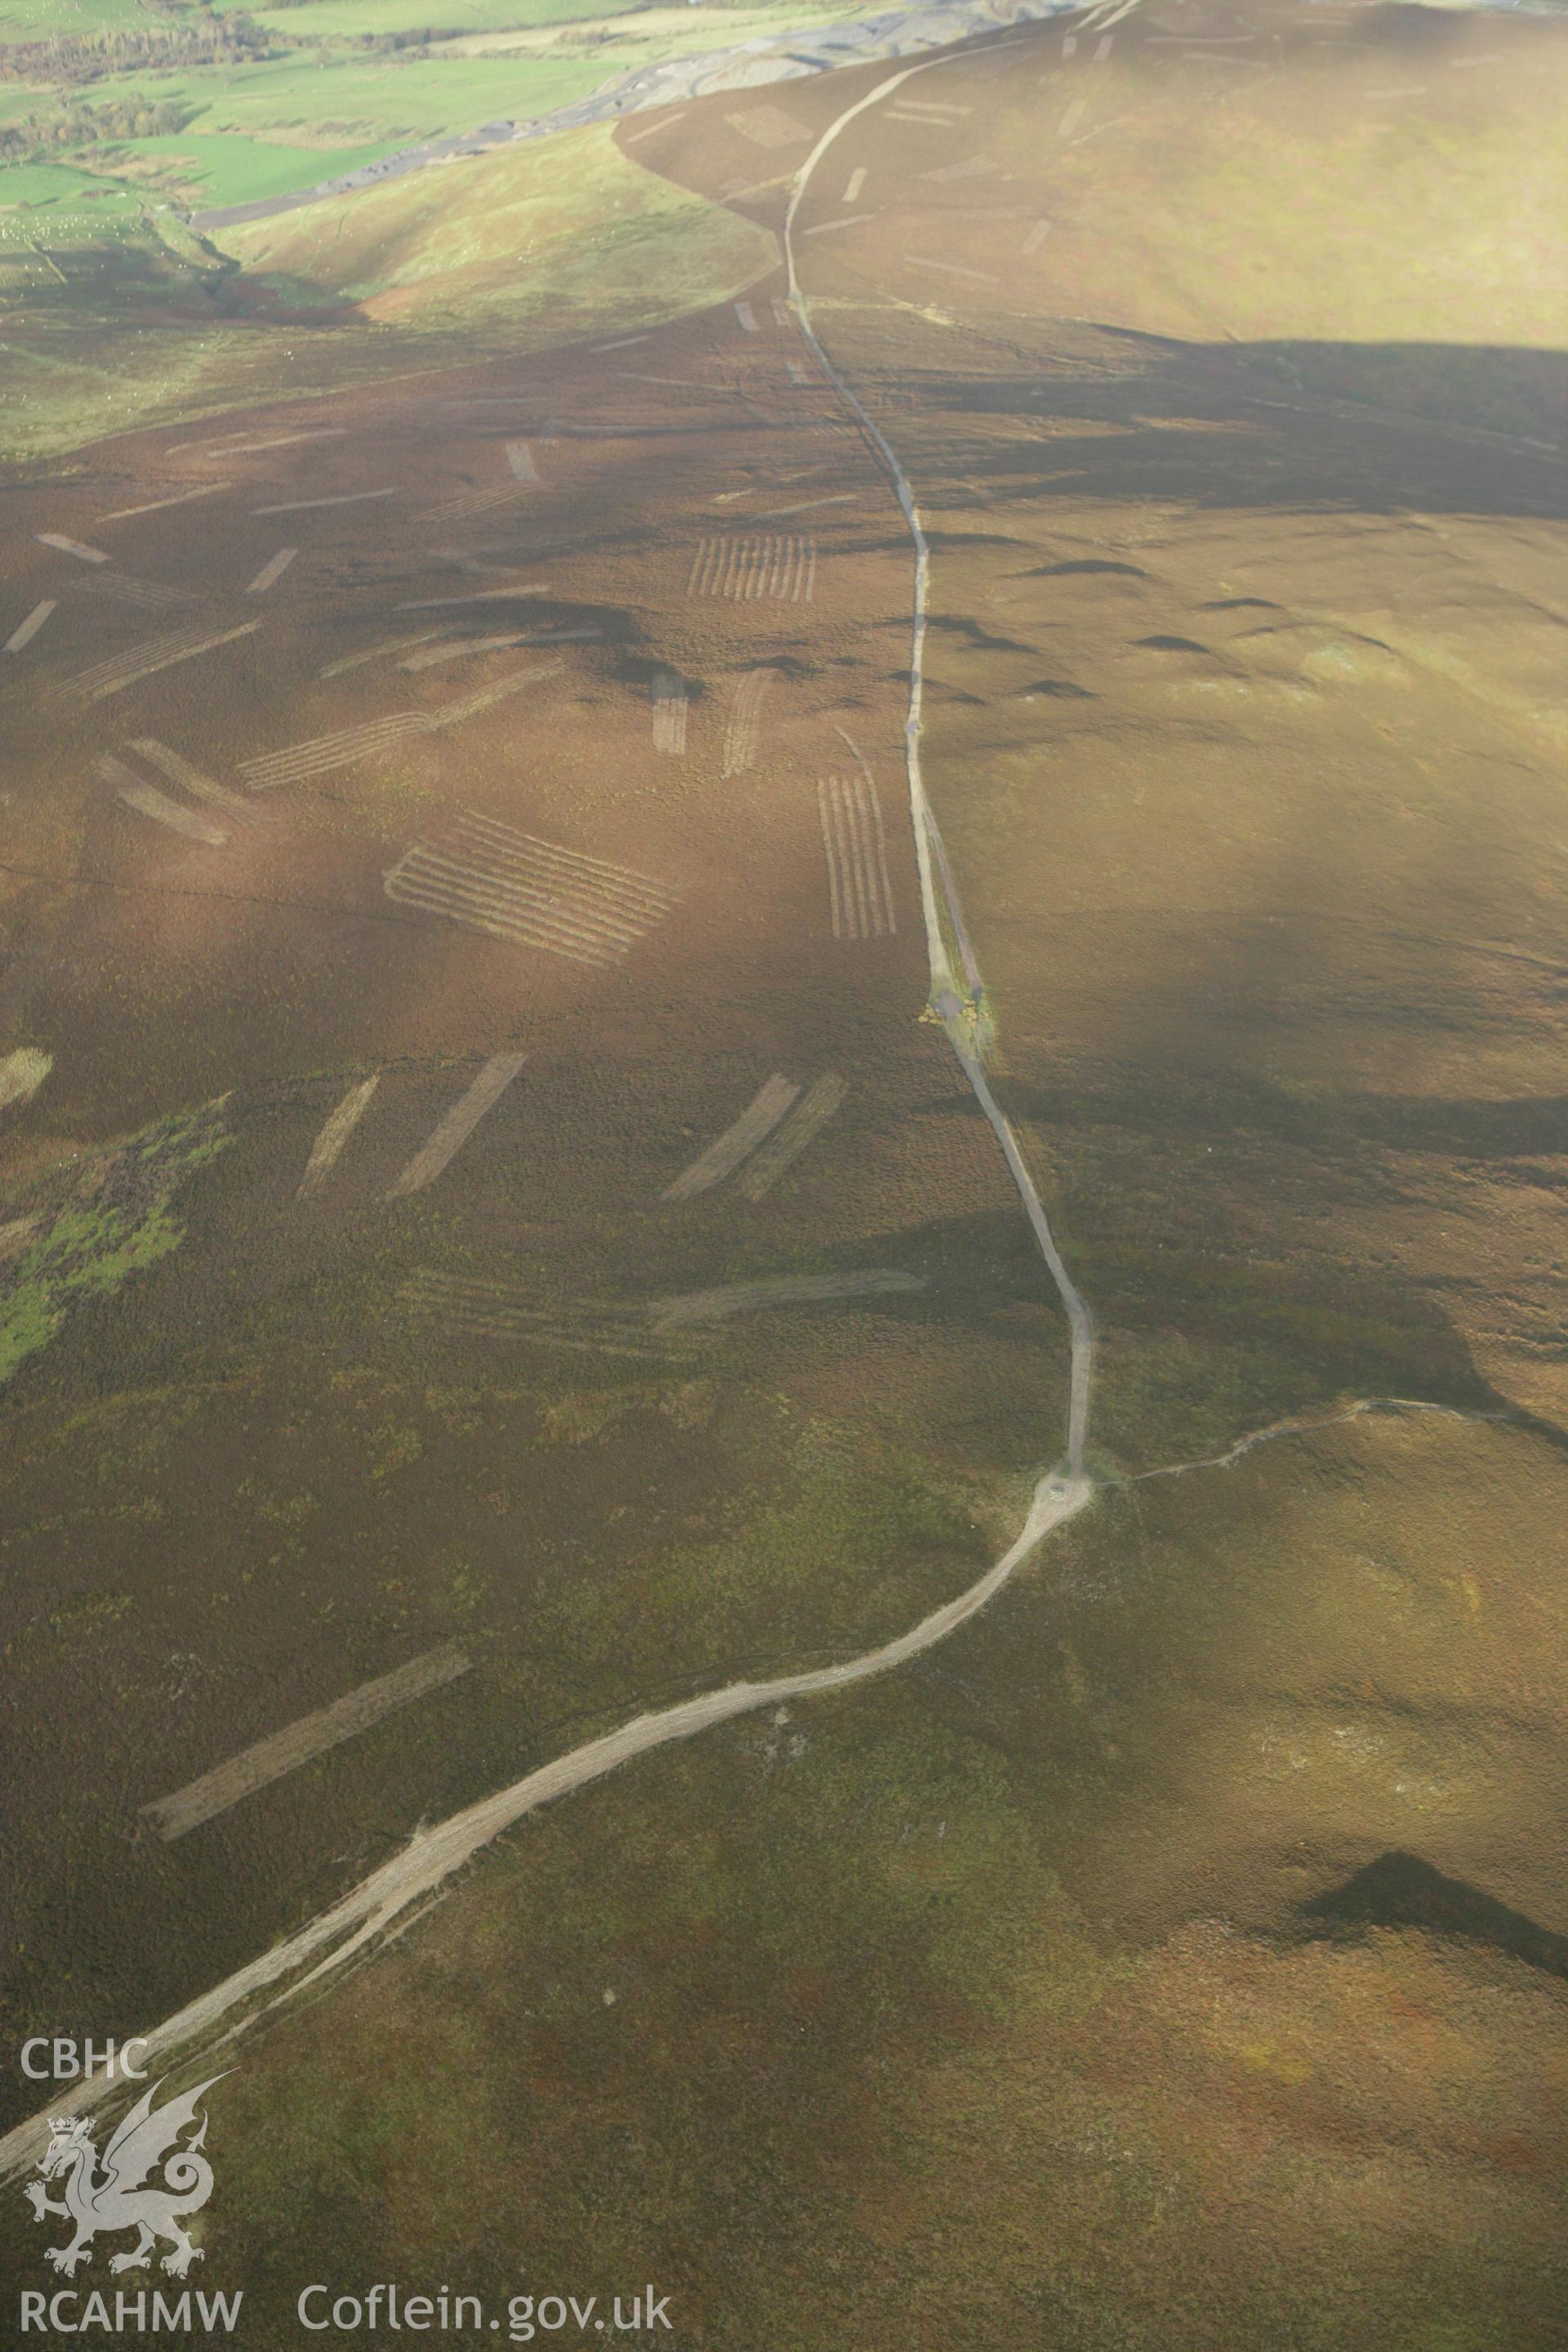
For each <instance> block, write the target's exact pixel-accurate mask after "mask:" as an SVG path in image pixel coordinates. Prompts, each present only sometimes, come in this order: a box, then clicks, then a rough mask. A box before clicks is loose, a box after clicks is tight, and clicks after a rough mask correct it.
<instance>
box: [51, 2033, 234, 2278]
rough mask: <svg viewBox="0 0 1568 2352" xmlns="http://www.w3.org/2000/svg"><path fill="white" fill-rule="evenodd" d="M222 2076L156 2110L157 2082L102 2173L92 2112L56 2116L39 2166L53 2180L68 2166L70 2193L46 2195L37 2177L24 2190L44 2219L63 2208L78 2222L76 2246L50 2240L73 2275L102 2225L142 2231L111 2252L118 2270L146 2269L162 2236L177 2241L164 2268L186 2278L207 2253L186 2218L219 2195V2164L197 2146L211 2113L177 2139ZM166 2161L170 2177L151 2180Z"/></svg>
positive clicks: (61, 2267) (60, 2264)
mask: <svg viewBox="0 0 1568 2352" xmlns="http://www.w3.org/2000/svg"><path fill="white" fill-rule="evenodd" d="M222 2080H223V2077H222V2075H221V2074H214V2075H213V2076H212V2077H211V2078H210V2080H208V2081H207V2082H205V2083H198V2084H197V2085H196V2087H195V2090H194V2091H184V2092H182V2093H181V2095H180V2096H179V2097H178V2098H174V2099H166V2100H165V2101H164V2103H163V2105H162V2106H161V2107H159V2108H157V2109H156V2110H155V2111H154V2109H153V2092H155V2091H158V2090H161V2089H162V2087H163V2085H162V2084H161V2083H154V2084H153V2086H152V2089H151V2090H147V2091H144V2092H143V2093H142V2096H141V2097H140V2098H139V2099H138V2100H137V2102H136V2105H134V2106H133V2107H132V2110H131V2113H130V2114H129V2115H128V2116H126V2117H125V2119H124V2121H123V2122H122V2123H121V2124H120V2125H119V2126H117V2127H116V2129H115V2132H114V2135H113V2137H112V2138H111V2139H110V2143H109V2146H108V2147H106V2148H105V2149H104V2151H103V2170H102V2172H101V2173H100V2171H99V2168H98V2164H99V2158H98V2148H97V2146H96V2144H95V2142H94V2140H93V2136H92V2126H91V2124H90V2123H89V2121H88V2119H87V2117H86V2116H50V2118H49V2144H48V2147H47V2148H46V2149H45V2150H44V2153H43V2155H42V2156H41V2157H40V2158H38V2170H39V2171H40V2172H41V2173H42V2175H43V2177H44V2179H45V2180H54V2179H58V2176H59V2175H60V2174H61V2173H64V2175H65V2177H66V2179H65V2201H64V2203H63V2204H56V2203H55V2202H54V2201H53V2200H52V2199H50V2198H48V2197H46V2196H45V2194H44V2190H43V2187H42V2184H41V2183H40V2182H38V2181H37V2180H29V2181H28V2183H27V2185H26V2189H24V2191H23V2194H24V2195H25V2196H26V2199H27V2200H28V2202H29V2203H30V2204H31V2206H32V2208H33V2219H34V2220H35V2221H43V2220H45V2218H46V2217H47V2215H49V2214H51V2213H58V2215H59V2216H60V2217H61V2218H62V2220H65V2221H74V2222H75V2224H76V2235H75V2237H74V2238H73V2239H72V2240H71V2242H70V2243H69V2245H68V2246H48V2247H46V2249H45V2260H46V2261H47V2262H51V2263H53V2264H54V2266H55V2268H56V2270H58V2271H63V2272H64V2273H65V2274H66V2276H67V2278H70V2277H71V2276H72V2275H73V2274H74V2273H75V2271H76V2268H77V2265H78V2264H79V2263H85V2262H90V2261H91V2259H92V2241H93V2239H94V2238H96V2237H97V2236H98V2235H99V2233H100V2231H102V2232H103V2234H104V2235H106V2236H113V2235H114V2234H116V2233H117V2232H118V2231H121V2230H135V2231H138V2233H139V2234H138V2237H137V2240H136V2243H135V2244H134V2245H133V2246H132V2248H131V2250H130V2252H128V2253H123V2254H115V2255H112V2256H111V2257H110V2264H109V2267H110V2270H111V2271H137V2270H144V2269H145V2268H146V2266H147V2264H148V2263H150V2262H151V2260H152V2258H153V2245H154V2243H155V2242H157V2240H158V2239H160V2238H163V2239H166V2240H167V2241H168V2243H169V2244H170V2246H171V2247H172V2248H173V2249H174V2251H173V2252H171V2253H167V2254H165V2255H164V2257H163V2268H164V2269H165V2270H166V2271H172V2272H173V2273H174V2276H175V2277H176V2278H184V2275H185V2273H186V2272H187V2271H188V2270H189V2269H190V2267H191V2264H192V2263H199V2262H200V2261H201V2260H202V2250H201V2248H200V2247H199V2246H194V2245H193V2244H192V2243H191V2241H190V2239H189V2238H188V2237H187V2236H186V2235H185V2232H184V2230H183V2229H182V2228H181V2226H180V2223H181V2220H182V2218H183V2217H184V2216H185V2215H188V2214H191V2213H196V2212H199V2211H200V2210H201V2208H202V2207H203V2206H204V2205H205V2203H206V2201H207V2199H208V2198H209V2197H210V2196H211V2195H212V2189H213V2168H212V2166H211V2165H210V2164H209V2163H208V2162H207V2160H206V2158H205V2156H201V2155H198V2154H197V2150H198V2149H199V2148H200V2147H201V2145H202V2143H203V2141H204V2140H205V2138H206V2136H207V2119H206V2117H205V2115H204V2116H203V2117H202V2119H201V2128H200V2130H199V2131H198V2132H197V2133H196V2135H195V2138H194V2139H192V2140H190V2141H189V2142H187V2144H186V2145H185V2147H177V2146H176V2145H175V2143H176V2141H177V2140H178V2138H179V2136H180V2134H181V2133H182V2132H183V2131H184V2128H185V2126H186V2125H187V2124H189V2123H192V2122H194V2121H195V2114H196V2109H197V2106H198V2105H199V2103H200V2101H201V2098H202V2095H203V2094H204V2092H206V2091H210V2090H211V2089H212V2086H213V2084H214V2083H221V2082H222ZM160 2164H162V2165H163V2180H162V2182H161V2183H155V2184H154V2185H153V2186H152V2187H147V2186H145V2185H144V2184H145V2183H146V2181H147V2178H148V2175H149V2174H150V2173H152V2172H154V2171H156V2169H157V2168H158V2166H159V2165H160Z"/></svg>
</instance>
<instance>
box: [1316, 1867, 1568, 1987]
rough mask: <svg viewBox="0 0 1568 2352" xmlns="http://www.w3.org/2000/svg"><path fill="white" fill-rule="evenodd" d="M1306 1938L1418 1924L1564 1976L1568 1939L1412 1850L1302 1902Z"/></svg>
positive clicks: (1329, 1938)
mask: <svg viewBox="0 0 1568 2352" xmlns="http://www.w3.org/2000/svg"><path fill="white" fill-rule="evenodd" d="M1300 1917H1301V1919H1302V1921H1303V1922H1304V1923H1310V1924H1308V1925H1307V1927H1306V1940H1307V1941H1309V1942H1311V1943H1334V1942H1344V1941H1349V1940H1351V1939H1352V1938H1353V1937H1358V1936H1362V1935H1365V1934H1366V1933H1367V1932H1368V1931H1369V1930H1371V1929H1373V1928H1376V1927H1420V1928H1423V1929H1425V1930H1426V1933H1427V1934H1428V1935H1433V1936H1446V1937H1452V1938H1454V1939H1455V1940H1456V1941H1458V1942H1462V1943H1467V1944H1479V1945H1482V1946H1484V1947H1485V1948H1487V1949H1488V1950H1490V1951H1494V1952H1506V1953H1508V1954H1509V1955H1510V1958H1513V1959H1516V1960H1522V1961H1523V1962H1524V1963H1525V1965H1526V1967H1527V1968H1531V1969H1541V1970H1542V1973H1543V1974H1544V1975H1546V1976H1553V1977H1562V1978H1563V1979H1565V1980H1568V1936H1560V1935H1558V1934H1557V1933H1556V1932H1555V1930H1554V1929H1552V1928H1551V1927H1542V1925H1541V1923H1540V1921H1539V1920H1536V1919H1531V1918H1528V1917H1527V1916H1526V1915H1525V1914H1524V1913H1523V1912H1522V1911H1515V1910H1513V1909H1511V1908H1510V1906H1509V1905H1508V1904H1506V1903H1500V1902H1499V1901H1498V1899H1497V1897H1496V1895H1488V1894H1486V1893H1484V1892H1483V1890H1482V1889H1481V1888H1480V1887H1479V1886H1472V1885H1469V1883H1468V1880H1466V1879H1463V1878H1448V1877H1447V1876H1445V1874H1444V1873H1443V1872H1442V1871H1440V1870H1436V1869H1434V1867H1433V1865H1432V1864H1430V1863H1429V1862H1423V1861H1422V1859H1421V1857H1420V1855H1419V1854H1417V1853H1400V1852H1399V1851H1398V1850H1397V1849H1396V1850H1395V1851H1394V1852H1392V1853H1380V1854H1379V1855H1378V1857H1377V1860H1376V1861H1375V1862H1369V1863H1368V1864H1367V1865H1366V1867H1365V1869H1364V1870H1358V1871H1357V1872H1356V1873H1355V1874H1354V1876H1353V1877H1352V1878H1347V1879H1346V1880H1345V1882H1344V1884H1343V1885H1342V1886H1333V1887H1331V1888H1330V1889H1329V1891H1328V1893H1327V1894H1326V1895H1318V1896H1316V1897H1315V1898H1314V1900H1313V1901H1312V1902H1310V1903H1304V1904H1303V1905H1302V1906H1301V1910H1300Z"/></svg>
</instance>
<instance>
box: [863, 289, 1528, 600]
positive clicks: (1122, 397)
mask: <svg viewBox="0 0 1568 2352" xmlns="http://www.w3.org/2000/svg"><path fill="white" fill-rule="evenodd" d="M1093 333H1094V339H1095V342H1096V345H1097V349H1096V352H1095V354H1094V360H1093V362H1092V363H1091V364H1089V365H1085V364H1084V355H1083V354H1075V355H1073V356H1072V357H1071V358H1068V359H1066V360H1064V362H1063V364H1062V365H1061V366H1060V367H1059V369H1057V370H1052V369H1050V368H1049V367H1048V366H1047V368H1046V369H1044V370H1041V369H1039V368H1033V369H1031V370H1030V371H1029V372H1028V373H1007V374H1005V375H1001V374H998V375H982V374H975V375H957V374H952V373H937V372H935V371H932V372H930V373H925V374H923V375H920V376H910V375H909V374H905V375H904V376H903V377H902V379H901V381H902V383H903V384H904V386H905V387H906V389H908V390H910V391H912V392H913V393H914V395H915V398H916V401H917V404H919V405H920V406H921V407H923V408H925V409H926V410H928V411H936V410H942V411H946V412H948V413H950V414H952V415H976V416H1014V417H1019V418H1025V417H1037V418H1039V419H1040V421H1041V423H1042V424H1045V423H1047V422H1050V423H1053V424H1055V425H1057V427H1058V429H1057V430H1055V431H1053V432H1052V433H1051V434H1050V436H1049V437H1048V438H1045V439H1042V440H1040V441H1039V442H1037V443H1036V444H1034V445H1033V446H1032V448H1030V449H1028V450H1020V448H1019V446H1018V445H1017V444H1016V442H1009V443H1008V444H1007V445H1006V446H1000V447H995V448H987V449H979V450H974V451H972V452H966V453H965V466H966V470H967V472H968V473H969V475H970V476H971V477H972V478H973V479H975V480H977V481H983V480H984V478H985V477H986V476H987V474H992V475H994V477H995V478H997V480H998V483H1000V482H1001V481H1002V480H1003V479H1005V480H1006V482H1007V484H1008V495H1009V496H1010V497H1013V498H1017V497H1027V496H1029V495H1030V488H1029V481H1028V475H1029V471H1030V461H1031V460H1032V464H1033V467H1034V468H1036V469H1037V480H1038V490H1037V495H1039V496H1040V497H1042V498H1045V497H1054V496H1058V495H1060V494H1061V492H1062V491H1063V490H1064V489H1066V488H1069V487H1070V488H1071V489H1072V493H1073V495H1075V496H1081V495H1083V494H1084V493H1085V492H1086V491H1087V492H1088V493H1089V494H1090V495H1093V496H1099V497H1105V498H1109V499H1160V500H1162V501H1164V502H1169V501H1170V500H1171V499H1172V498H1173V497H1174V498H1177V499H1181V498H1190V499H1191V501H1192V503H1193V504H1194V505H1195V506H1205V507H1214V508H1216V509H1226V508H1234V507H1273V508H1289V509H1292V510H1299V509H1308V510H1321V511H1324V512H1342V511H1346V510H1351V511H1358V512H1365V513H1383V512H1390V511H1398V510H1402V509H1408V508H1415V509H1418V510H1420V511H1422V512H1439V513H1447V512H1453V513H1465V514H1496V515H1515V516H1531V517H1537V518H1553V519H1556V518H1561V517H1562V516H1563V515H1564V514H1565V513H1568V464H1565V462H1564V456H1563V447H1562V433H1563V416H1564V415H1565V414H1568V353H1563V352H1540V351H1528V350H1521V349H1518V348H1515V347H1511V346H1506V345H1500V346H1496V347H1490V346H1488V347H1474V346H1464V345H1452V344H1442V343H1409V344H1372V343H1329V342H1283V341H1282V342H1258V343H1234V344H1232V343H1224V344H1216V343H1186V342H1181V341H1176V340H1174V339H1173V338H1169V337H1163V336H1159V335H1146V334H1140V333H1137V332H1135V331H1132V330H1131V329H1128V328H1124V327H1110V326H1108V327H1104V328H1100V329H1098V330H1095V331H1093ZM1081 334H1082V330H1079V335H1080V337H1081ZM1075 422H1081V423H1082V425H1084V427H1085V430H1084V433H1083V435H1082V436H1081V437H1079V436H1075V435H1074V434H1073V433H1072V432H1071V431H1070V430H1069V431H1066V432H1064V431H1062V430H1061V429H1060V427H1061V425H1068V426H1069V427H1070V425H1072V424H1073V423H1075ZM1108 426H1111V427H1117V428H1120V429H1118V430H1115V431H1113V432H1110V433H1108V432H1107V430H1106V428H1107V427H1108ZM1069 568H1082V567H1069ZM1130 568H1131V567H1130ZM1050 569H1051V570H1053V571H1054V570H1056V569H1058V567H1054V566H1053V567H1050Z"/></svg>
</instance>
